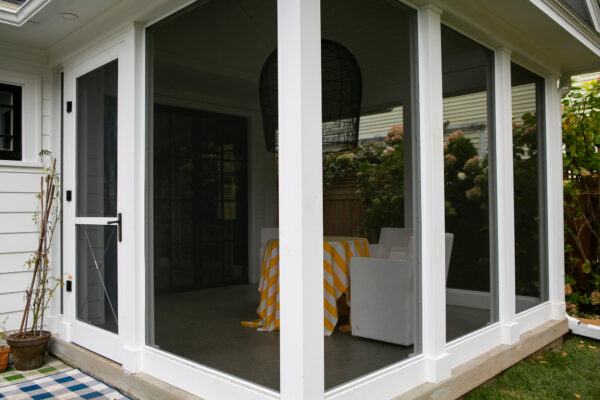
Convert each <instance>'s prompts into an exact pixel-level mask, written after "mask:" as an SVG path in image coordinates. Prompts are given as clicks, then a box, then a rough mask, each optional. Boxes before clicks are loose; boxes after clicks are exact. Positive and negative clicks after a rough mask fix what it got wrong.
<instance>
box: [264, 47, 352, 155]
mask: <svg viewBox="0 0 600 400" xmlns="http://www.w3.org/2000/svg"><path fill="white" fill-rule="evenodd" d="M321 79H322V91H323V93H322V95H323V97H322V102H323V152H331V151H343V150H348V149H352V148H354V147H356V146H357V145H358V124H359V120H360V106H361V100H362V76H361V73H360V68H359V66H358V63H357V62H356V59H355V58H354V56H353V55H352V53H350V52H349V51H348V49H346V48H345V47H344V46H342V45H341V44H339V43H336V42H333V41H331V40H327V39H322V40H321ZM259 85H260V87H259V90H260V106H261V110H262V119H263V128H264V134H265V144H266V146H267V151H270V152H272V153H276V152H277V134H278V113H277V101H278V96H277V49H275V50H274V51H273V52H272V53H271V54H270V55H269V57H267V60H266V61H265V64H264V65H263V67H262V71H261V73H260V83H259Z"/></svg>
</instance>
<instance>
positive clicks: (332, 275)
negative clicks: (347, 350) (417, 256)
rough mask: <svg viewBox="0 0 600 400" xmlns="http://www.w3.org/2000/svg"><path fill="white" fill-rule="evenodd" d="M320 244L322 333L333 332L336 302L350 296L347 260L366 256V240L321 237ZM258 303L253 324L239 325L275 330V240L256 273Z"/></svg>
mask: <svg viewBox="0 0 600 400" xmlns="http://www.w3.org/2000/svg"><path fill="white" fill-rule="evenodd" d="M324 239H325V240H324V242H323V306H324V312H325V318H324V332H325V335H327V336H329V335H331V334H332V333H333V330H334V329H335V325H336V324H337V321H338V310H337V300H338V299H339V298H340V297H341V296H342V294H345V295H346V299H349V297H350V274H349V270H350V268H349V267H350V259H351V258H352V257H370V254H369V241H368V240H367V239H365V238H357V237H345V236H340V237H333V236H331V237H325V238H324ZM258 291H259V292H260V303H259V305H258V309H257V310H256V313H257V314H258V316H259V317H260V318H259V319H256V320H254V321H244V322H242V325H244V326H247V327H251V328H257V330H258V331H261V332H264V331H275V330H278V329H279V240H277V239H273V240H270V241H269V242H267V245H266V247H265V252H264V255H263V260H262V268H261V273H260V283H259V285H258Z"/></svg>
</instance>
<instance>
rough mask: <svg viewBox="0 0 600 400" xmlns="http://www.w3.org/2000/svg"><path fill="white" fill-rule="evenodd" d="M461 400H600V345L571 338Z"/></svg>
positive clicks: (514, 367)
mask: <svg viewBox="0 0 600 400" xmlns="http://www.w3.org/2000/svg"><path fill="white" fill-rule="evenodd" d="M463 399H464V400H475V399H477V400H479V399H485V400H494V399H522V400H538V399H539V400H554V399H560V400H569V399H582V400H583V399H585V400H600V342H598V341H595V340H591V339H587V338H582V337H579V336H573V337H571V338H570V339H568V340H566V341H565V342H564V344H563V345H562V346H561V347H560V348H557V349H554V350H549V351H545V352H543V353H542V354H540V355H536V356H532V357H529V358H526V359H525V360H523V361H521V362H520V363H518V364H516V365H513V366H512V367H511V368H509V369H507V370H506V371H504V372H503V373H501V374H500V375H498V376H497V377H496V378H495V379H494V380H492V381H490V382H488V383H485V384H483V385H482V386H480V387H478V388H477V389H475V390H473V391H471V392H470V393H468V394H466V395H465V396H464V397H463Z"/></svg>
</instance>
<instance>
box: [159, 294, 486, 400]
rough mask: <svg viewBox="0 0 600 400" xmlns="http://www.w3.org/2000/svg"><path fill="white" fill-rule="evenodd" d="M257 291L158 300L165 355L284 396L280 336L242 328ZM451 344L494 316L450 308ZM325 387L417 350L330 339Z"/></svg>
mask: <svg viewBox="0 0 600 400" xmlns="http://www.w3.org/2000/svg"><path fill="white" fill-rule="evenodd" d="M257 305H258V292H257V287H256V286H255V285H235V286H228V287H221V288H214V289H206V290H199V291H193V292H186V293H178V294H171V295H163V296H157V297H156V299H155V326H156V331H155V342H156V344H157V345H158V347H159V348H160V349H161V350H164V351H168V352H170V353H173V354H176V355H178V356H182V357H185V358H187V359H190V360H193V361H196V362H198V363H200V364H204V365H206V366H209V367H211V368H215V369H218V370H220V371H223V372H226V373H228V374H231V375H234V376H238V377H241V378H244V379H246V380H249V381H252V382H255V383H258V384H260V385H263V386H266V387H268V388H271V389H275V390H279V332H258V331H256V330H255V329H252V328H247V327H244V326H242V325H241V321H244V320H253V319H255V318H257V316H256V307H257ZM446 311H447V337H448V340H449V341H450V340H452V339H455V338H457V337H459V336H462V335H464V334H467V333H469V332H472V331H474V330H476V329H479V328H481V327H483V326H485V325H486V323H487V322H488V321H489V311H487V310H478V309H472V308H464V307H453V306H449V307H448V308H447V310H446ZM324 340H325V387H326V389H331V388H333V387H335V386H338V385H341V384H343V383H346V382H348V381H350V380H352V379H355V378H358V377H360V376H363V375H366V374H368V373H370V372H373V371H376V370H378V369H381V368H383V367H386V366H388V365H391V364H394V363H396V362H399V361H402V360H404V359H405V358H407V357H409V355H410V353H412V352H413V347H412V346H409V347H405V346H398V345H394V344H390V343H385V342H380V341H375V340H369V339H363V338H359V337H355V336H352V334H350V333H343V332H340V331H339V330H336V331H335V332H334V333H333V334H332V335H331V336H325V337H324Z"/></svg>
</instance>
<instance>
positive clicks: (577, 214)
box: [562, 80, 600, 319]
mask: <svg viewBox="0 0 600 400" xmlns="http://www.w3.org/2000/svg"><path fill="white" fill-rule="evenodd" d="M562 106H563V115H562V120H563V146H564V152H563V166H564V172H565V180H564V182H563V187H564V197H565V208H564V210H565V295H566V301H567V310H568V312H569V313H570V314H572V315H576V316H581V317H587V318H593V319H600V176H599V173H600V153H599V146H600V82H599V81H598V80H593V81H590V82H585V83H584V84H582V85H580V86H573V87H572V90H571V92H570V93H569V94H568V95H566V96H565V97H564V98H563V101H562Z"/></svg>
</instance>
